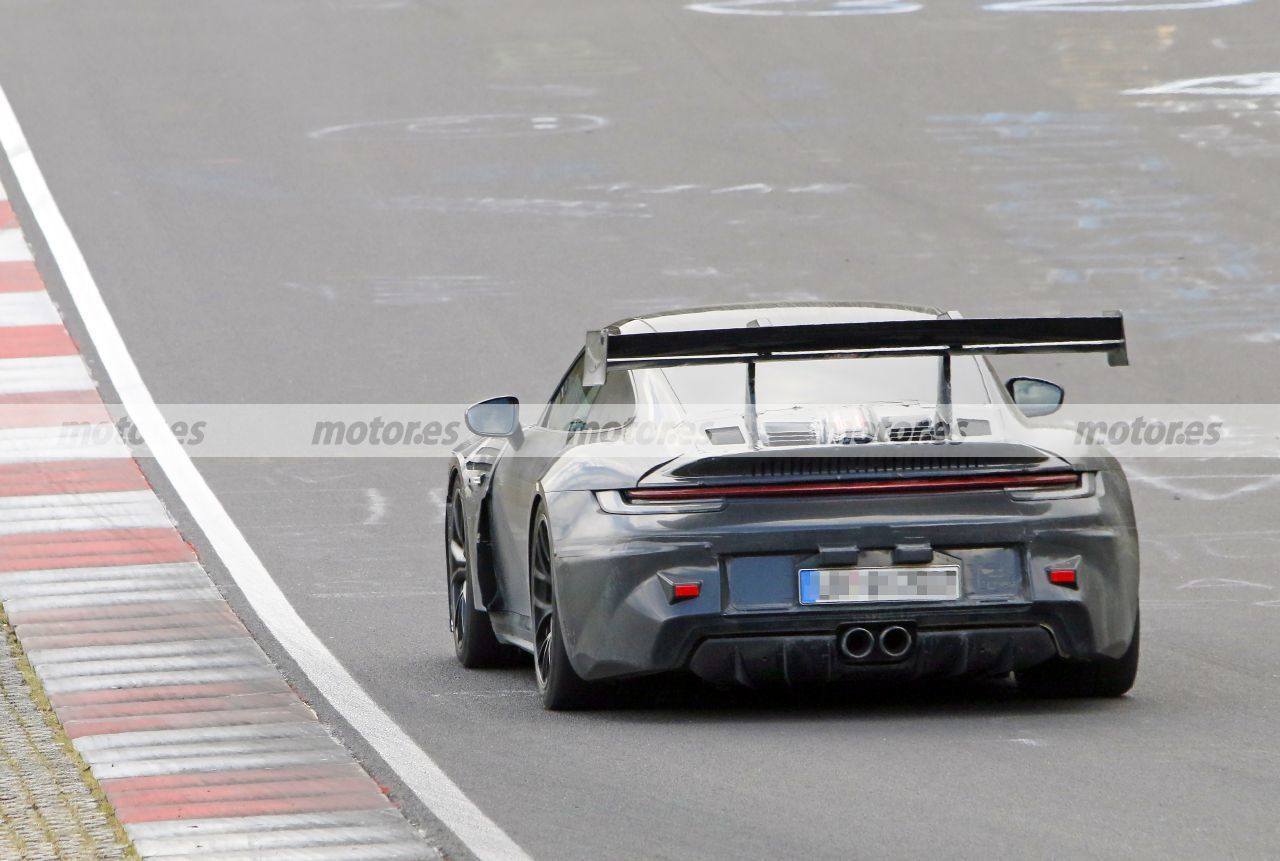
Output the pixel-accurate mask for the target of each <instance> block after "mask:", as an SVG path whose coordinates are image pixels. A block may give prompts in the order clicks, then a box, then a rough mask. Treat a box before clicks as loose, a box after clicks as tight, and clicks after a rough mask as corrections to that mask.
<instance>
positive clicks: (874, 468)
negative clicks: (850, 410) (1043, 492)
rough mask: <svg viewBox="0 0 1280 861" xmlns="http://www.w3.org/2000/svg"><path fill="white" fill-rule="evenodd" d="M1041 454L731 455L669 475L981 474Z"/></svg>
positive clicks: (1024, 463)
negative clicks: (943, 455) (888, 455)
mask: <svg viewBox="0 0 1280 861" xmlns="http://www.w3.org/2000/svg"><path fill="white" fill-rule="evenodd" d="M1043 462H1044V458H1043V457H1021V458H1010V457H1001V458H990V457H920V456H914V457H802V456H793V457H785V456H782V457H779V456H774V457H770V456H768V455H763V456H760V457H732V458H716V457H710V458H704V459H702V460H698V461H694V462H693V463H689V464H685V465H684V466H681V467H679V468H677V469H675V470H672V472H671V475H673V476H678V477H680V478H729V477H737V478H804V477H810V476H811V477H815V478H845V477H848V478H856V477H862V476H876V475H927V474H937V473H957V472H968V473H975V472H977V473H981V472H987V471H992V470H1004V469H1026V468H1028V467H1031V466H1035V465H1037V464H1040V463H1043Z"/></svg>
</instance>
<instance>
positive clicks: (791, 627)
mask: <svg viewBox="0 0 1280 861" xmlns="http://www.w3.org/2000/svg"><path fill="white" fill-rule="evenodd" d="M548 501H549V511H550V516H551V517H550V519H551V526H552V532H553V536H552V539H553V552H554V553H555V557H556V560H555V577H556V601H557V606H558V610H559V616H560V624H561V630H562V632H563V634H564V640H565V646H566V650H567V652H568V655H569V659H570V661H571V662H572V664H573V667H574V669H575V671H577V672H578V674H579V675H581V676H582V677H583V678H586V679H592V680H599V679H608V678H620V677H625V676H635V675H643V674H647V673H659V672H667V671H672V670H682V669H689V670H692V671H693V672H695V673H697V674H698V675H700V676H702V677H704V678H707V679H710V680H712V681H716V682H739V683H745V684H764V683H766V682H768V681H784V682H786V681H792V682H800V681H831V680H836V679H840V678H845V677H858V676H873V677H874V676H886V677H894V678H903V677H906V678H915V677H923V676H930V675H944V676H945V675H974V674H977V675H981V674H997V673H1004V672H1008V671H1009V670H1015V669H1022V668H1025V667H1030V666H1034V665H1035V664H1038V663H1042V662H1044V661H1046V660H1049V659H1051V658H1053V657H1054V656H1062V657H1065V658H1075V659H1087V658H1096V657H1101V656H1109V657H1113V658H1114V657H1119V656H1120V655H1122V654H1124V651H1125V649H1126V648H1127V647H1128V645H1129V639H1130V637H1131V636H1132V632H1133V622H1134V619H1135V618H1136V615H1137V606H1138V549H1137V532H1136V529H1135V527H1134V525H1133V520H1132V509H1131V507H1130V505H1129V499H1128V492H1127V487H1126V486H1125V484H1124V479H1123V476H1121V475H1119V474H1118V473H1117V474H1114V475H1112V474H1107V473H1104V474H1102V475H1101V477H1100V479H1099V481H1098V489H1097V492H1096V493H1095V494H1094V495H1091V496H1088V497H1084V498H1067V499H1053V498H1043V499H1033V500H1026V501H1023V500H1019V499H1015V498H1011V497H1010V496H1009V495H1008V494H1005V493H1003V492H1000V491H995V492H991V491H986V492H982V493H977V494H951V495H938V496H929V497H924V496H918V497H910V498H908V497H878V498H862V499H858V498H842V499H832V498H826V499H812V500H789V501H788V502H787V503H786V504H785V505H781V504H778V503H776V502H772V501H764V502H761V501H755V502H745V501H744V502H742V503H737V504H730V505H729V506H726V507H725V508H724V509H723V510H720V511H717V512H711V513H703V514H678V515H655V514H645V515H617V514H607V513H605V512H603V511H601V510H600V508H599V506H598V505H597V504H596V502H595V498H594V496H593V495H592V494H591V493H590V492H583V491H565V492H559V493H554V494H551V495H550V497H549V500H548ZM922 543H925V544H929V545H931V546H932V547H933V548H934V551H935V553H936V554H937V556H936V557H935V561H939V560H943V557H945V560H943V561H945V562H946V563H947V564H959V565H960V566H961V567H962V570H963V572H964V573H963V579H964V584H965V586H964V595H963V597H962V599H961V600H959V601H956V602H948V603H947V604H945V605H942V604H908V603H896V604H887V603H886V604H856V605H855V604H842V605H824V606H802V605H800V604H799V596H798V587H797V584H796V574H795V572H796V570H797V568H798V567H800V566H801V565H803V564H808V563H806V562H805V561H804V560H806V559H810V558H812V557H813V555H814V554H819V555H821V554H822V553H830V554H833V555H832V557H831V558H838V559H844V560H846V561H841V562H836V563H833V564H834V565H848V564H859V565H868V564H870V565H883V564H888V560H889V558H890V556H891V552H892V550H893V548H895V547H898V546H902V545H913V546H918V545H920V544H922ZM850 548H852V550H851V549H850ZM848 559H854V560H856V562H850V561H847V560H848ZM1068 559H1069V560H1073V564H1074V565H1076V567H1077V572H1078V580H1079V588H1078V589H1068V588H1064V587H1061V586H1056V585H1053V584H1051V583H1050V582H1049V581H1048V578H1047V576H1046V574H1045V570H1046V568H1047V567H1050V566H1057V565H1059V564H1060V563H1062V562H1063V561H1064V560H1068ZM742 560H746V564H741V561H742ZM664 581H666V582H667V583H670V582H671V581H697V582H698V583H699V584H700V587H701V594H700V595H699V596H698V597H697V598H693V599H691V600H685V601H678V602H674V603H673V602H672V601H671V600H670V596H669V594H668V591H667V589H666V588H665V587H664ZM891 622H901V623H904V624H906V625H907V626H909V627H910V628H911V630H912V632H913V633H914V634H915V635H916V636H915V639H914V644H913V648H912V651H911V652H910V653H909V654H908V655H907V656H905V657H904V658H903V659H902V660H900V661H898V662H895V663H892V664H889V663H884V664H876V663H871V664H867V663H854V662H849V661H847V660H844V659H842V656H841V654H840V653H839V650H838V648H837V645H836V641H837V635H838V633H839V632H840V631H841V630H843V629H844V628H847V627H849V626H850V625H858V624H867V625H877V624H879V625H884V624H889V623H891Z"/></svg>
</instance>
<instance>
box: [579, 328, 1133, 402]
mask: <svg viewBox="0 0 1280 861" xmlns="http://www.w3.org/2000/svg"><path fill="white" fill-rule="evenodd" d="M997 353H1106V354H1107V360H1108V363H1109V364H1111V365H1127V364H1129V359H1128V355H1127V353H1126V348H1125V337H1124V318H1123V317H1122V316H1121V315H1120V312H1119V311H1111V312H1107V313H1105V314H1102V315H1099V316H1096V317H992V318H985V319H981V318H980V319H964V318H951V317H938V318H932V319H929V318H926V319H921V320H886V321H881V322H874V323H821V324H815V325H808V326H760V325H748V326H745V327H742V328H737V329H703V330H695V331H682V332H640V333H636V334H631V335H622V334H617V333H615V332H611V331H609V330H608V329H600V330H596V331H592V332H588V333H587V344H586V354H585V356H586V358H585V366H584V379H583V382H584V383H585V384H586V385H588V386H598V385H603V384H604V380H605V374H606V372H607V371H608V370H609V369H611V368H613V369H619V370H622V369H634V368H663V367H672V366H675V365H693V364H707V363H718V362H749V363H754V362H766V361H783V360H788V359H792V360H794V359H835V358H850V357H857V356H889V355H892V356H939V357H942V358H943V359H944V366H946V365H949V364H950V362H949V361H947V360H949V358H950V356H953V355H977V354H988V355H989V354H997ZM949 370H950V369H949V367H948V368H946V370H945V371H944V373H945V374H946V376H949ZM948 382H949V381H948ZM948 394H949V393H948Z"/></svg>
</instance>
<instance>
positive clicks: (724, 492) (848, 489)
mask: <svg viewBox="0 0 1280 861" xmlns="http://www.w3.org/2000/svg"><path fill="white" fill-rule="evenodd" d="M1079 486H1080V475H1079V473H1075V472H1050V473H1033V474H1029V475H966V476H944V477H940V478H891V479H875V480H872V481H813V482H805V483H791V484H731V485H720V486H714V485H700V486H698V487H645V488H638V489H636V490H628V491H625V492H624V494H623V495H624V496H625V497H626V499H627V501H629V502H630V501H636V502H671V501H675V500H680V499H721V498H723V497H726V496H736V497H760V496H818V495H830V494H856V493H916V492H933V493H950V492H957V491H965V490H1035V489H1036V488H1058V489H1061V488H1068V487H1079Z"/></svg>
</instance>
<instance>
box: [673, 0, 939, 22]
mask: <svg viewBox="0 0 1280 861" xmlns="http://www.w3.org/2000/svg"><path fill="white" fill-rule="evenodd" d="M684 8H686V9H688V10H689V11H691V12H706V13H708V14H712V15H754V16H758V17H768V18H782V17H797V18H834V17H847V16H852V15H897V14H901V13H903V12H916V11H919V10H920V9H923V8H924V4H922V3H910V2H906V0H712V2H709V3H690V4H689V5H687V6H685V7H684Z"/></svg>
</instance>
